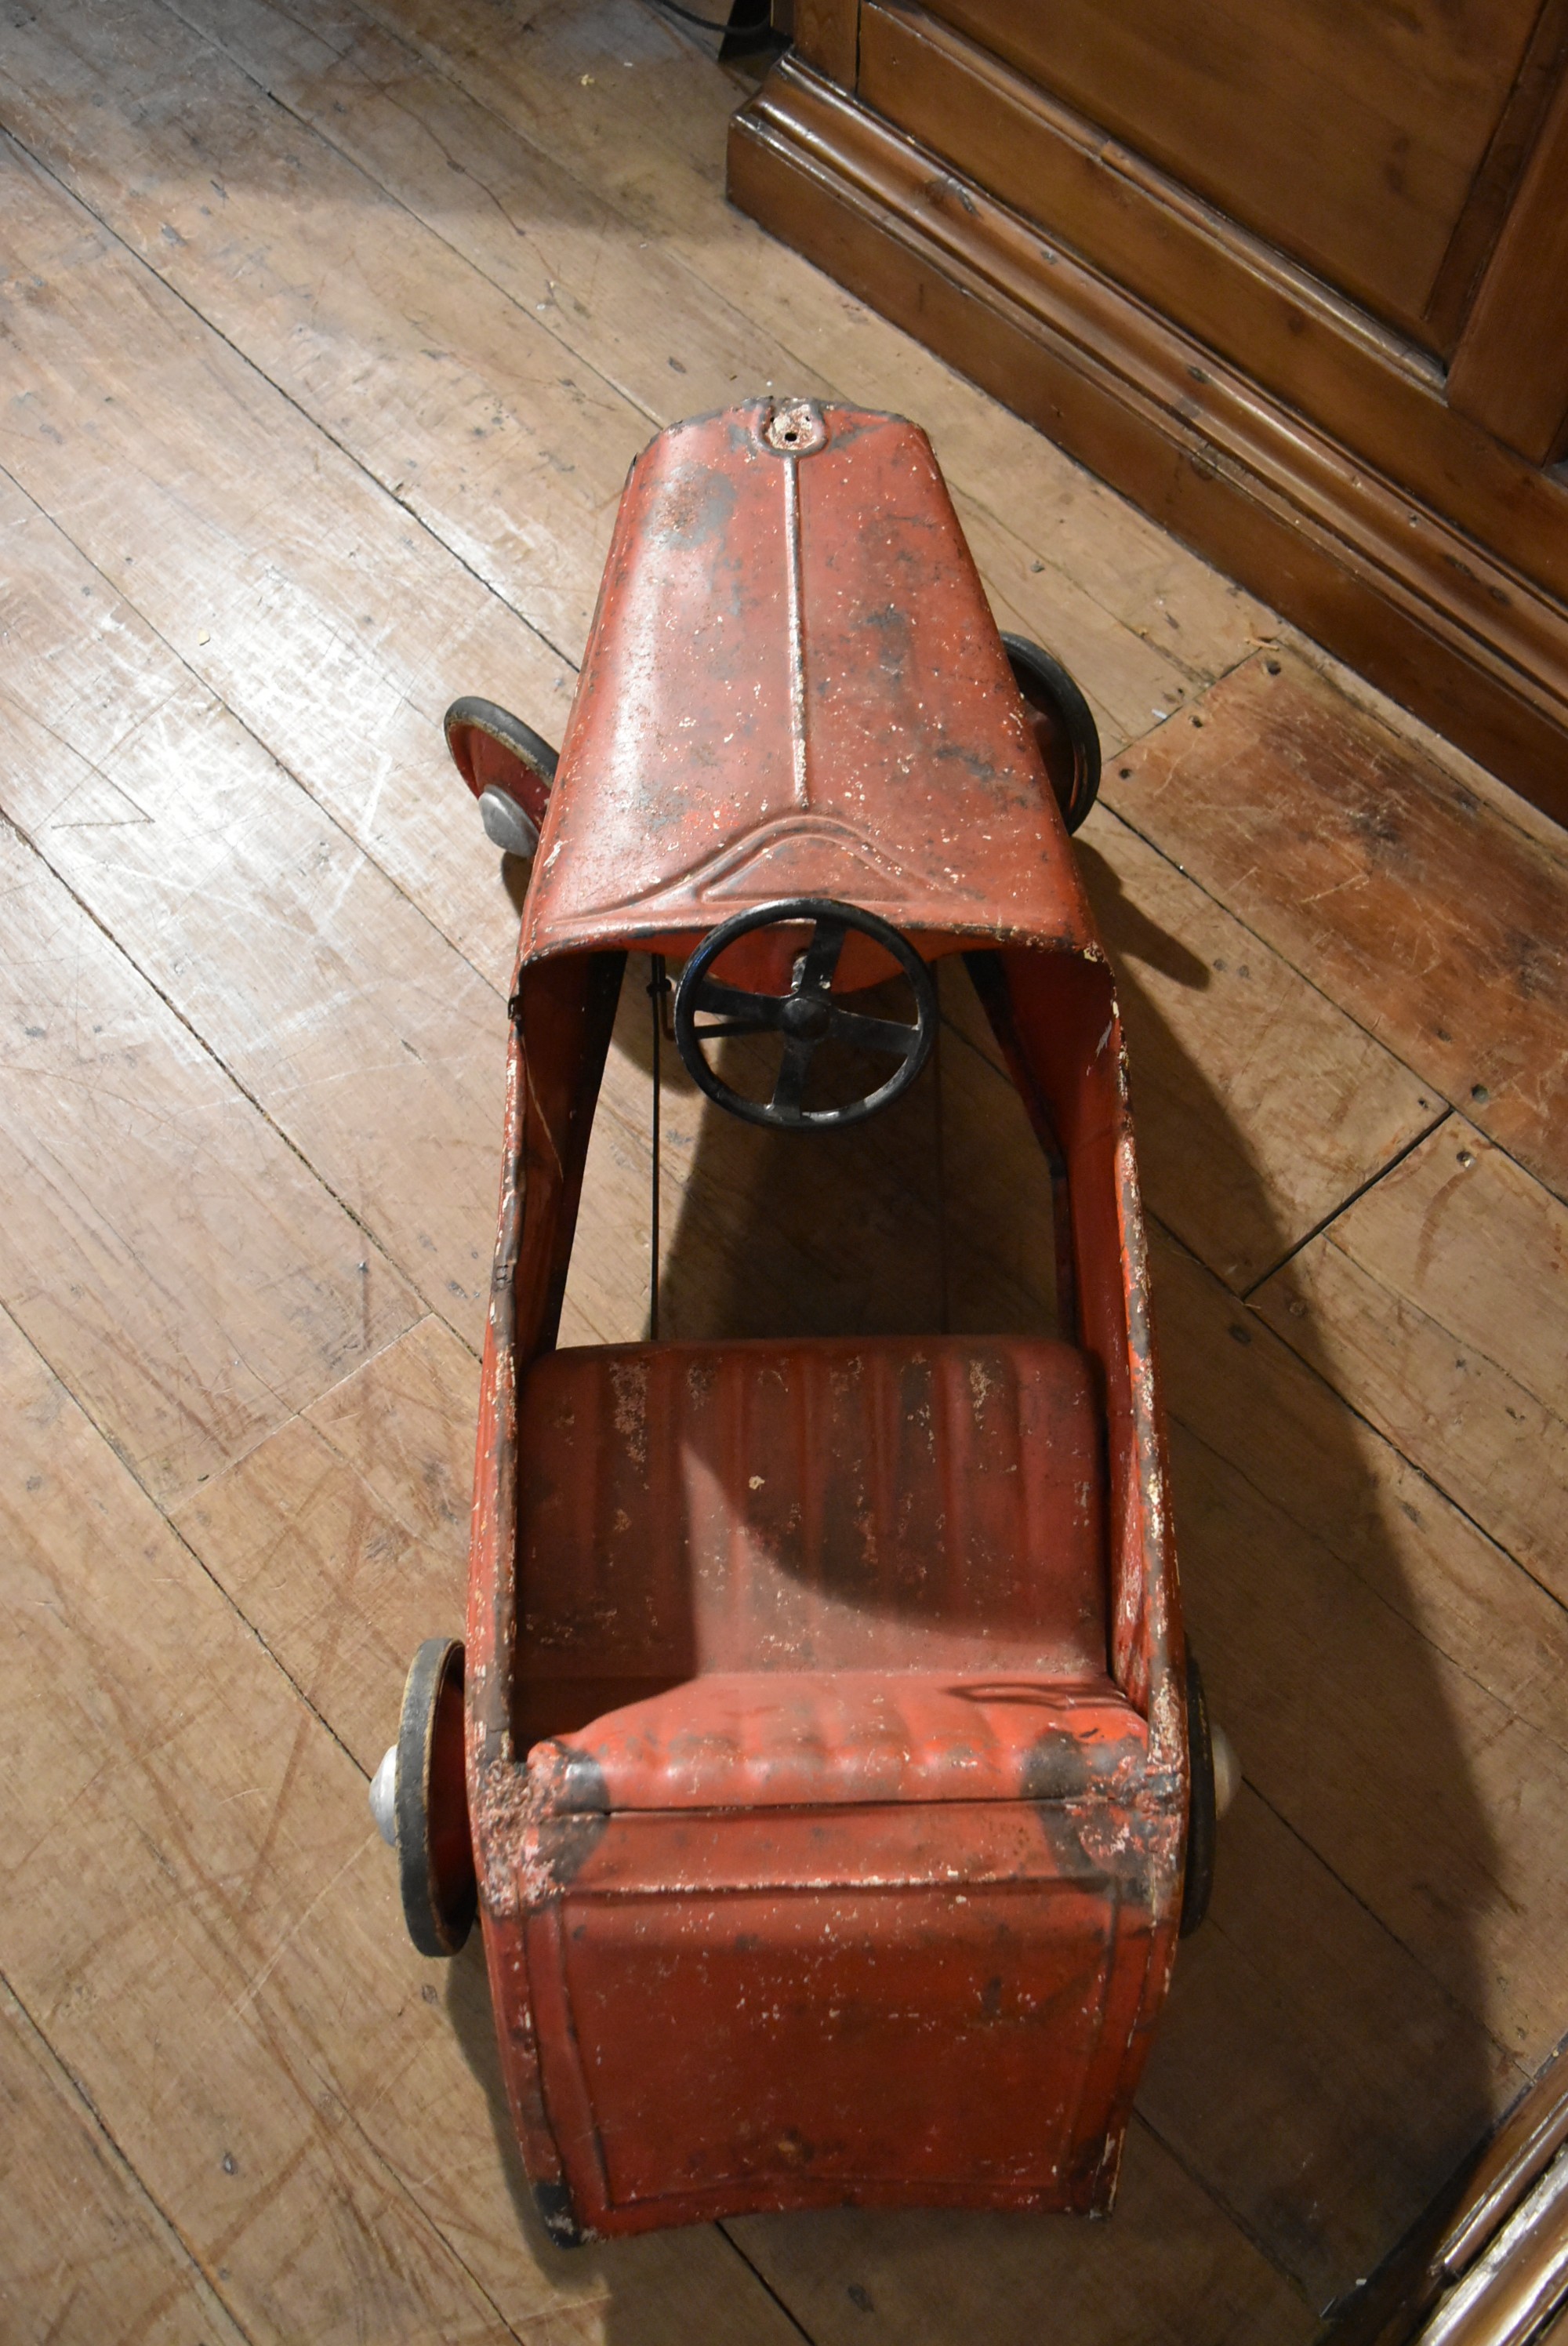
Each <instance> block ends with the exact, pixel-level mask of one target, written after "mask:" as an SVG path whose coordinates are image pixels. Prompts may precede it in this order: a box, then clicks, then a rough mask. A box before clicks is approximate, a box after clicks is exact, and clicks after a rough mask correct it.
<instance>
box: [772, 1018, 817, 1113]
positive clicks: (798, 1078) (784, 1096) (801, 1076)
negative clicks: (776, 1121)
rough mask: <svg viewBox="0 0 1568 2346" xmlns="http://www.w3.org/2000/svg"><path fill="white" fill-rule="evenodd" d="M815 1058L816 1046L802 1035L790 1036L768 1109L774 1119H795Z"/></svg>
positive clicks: (785, 1046)
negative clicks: (770, 1110)
mask: <svg viewBox="0 0 1568 2346" xmlns="http://www.w3.org/2000/svg"><path fill="white" fill-rule="evenodd" d="M816 1056H817V1045H816V1044H815V1043H813V1042H810V1041H809V1040H808V1039H807V1038H805V1037H804V1036H802V1035H789V1036H788V1037H787V1039H786V1041H785V1045H784V1057H783V1060H782V1062H781V1064H780V1066H779V1080H778V1082H777V1083H776V1084H775V1085H774V1086H773V1096H772V1098H771V1099H770V1100H769V1103H768V1105H769V1107H770V1108H771V1109H772V1110H773V1113H774V1115H775V1116H776V1117H780V1118H783V1117H790V1118H793V1117H798V1116H799V1114H800V1103H801V1101H802V1099H803V1098H804V1097H805V1092H806V1078H807V1076H809V1074H810V1072H811V1062H812V1060H813V1059H814V1058H815V1057H816Z"/></svg>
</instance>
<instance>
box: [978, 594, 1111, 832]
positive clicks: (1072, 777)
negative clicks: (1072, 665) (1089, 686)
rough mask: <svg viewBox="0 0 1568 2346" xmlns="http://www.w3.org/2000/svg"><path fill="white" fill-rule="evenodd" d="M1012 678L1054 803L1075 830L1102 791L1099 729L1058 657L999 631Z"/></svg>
mask: <svg viewBox="0 0 1568 2346" xmlns="http://www.w3.org/2000/svg"><path fill="white" fill-rule="evenodd" d="M1002 643H1003V649H1004V650H1005V652H1006V654H1007V659H1008V665H1009V666H1010V667H1011V668H1012V670H1013V682H1014V683H1015V684H1016V685H1017V687H1018V689H1019V691H1020V692H1021V693H1022V695H1023V702H1024V706H1025V707H1026V708H1027V709H1028V710H1029V713H1030V716H1031V718H1032V719H1033V720H1034V738H1035V740H1036V741H1037V742H1038V743H1039V747H1040V754H1041V756H1042V757H1043V758H1044V761H1045V771H1046V774H1047V776H1048V777H1049V779H1050V783H1051V788H1052V790H1053V791H1054V794H1055V799H1056V804H1057V806H1058V808H1059V809H1060V810H1061V815H1062V820H1063V821H1064V823H1065V824H1066V826H1067V829H1068V830H1069V831H1076V830H1077V829H1078V827H1079V825H1080V824H1081V823H1082V822H1083V821H1084V817H1085V815H1086V814H1087V813H1088V811H1089V809H1090V808H1091V807H1092V806H1093V805H1094V803H1095V799H1096V798H1097V797H1098V796H1099V791H1100V731H1099V728H1098V726H1097V725H1096V724H1095V715H1094V711H1093V709H1091V708H1090V707H1089V704H1088V702H1087V701H1086V700H1085V699H1084V696H1083V694H1082V692H1081V691H1080V690H1079V688H1078V687H1077V685H1076V684H1074V681H1073V678H1071V677H1070V676H1069V675H1068V673H1067V671H1066V669H1065V668H1064V667H1063V665H1062V663H1061V661H1060V660H1059V659H1053V658H1052V657H1051V654H1050V653H1049V652H1048V651H1045V650H1044V649H1043V648H1042V647H1041V646H1040V645H1039V644H1033V643H1031V642H1030V640H1029V638H1028V637H1027V636H1003V638H1002Z"/></svg>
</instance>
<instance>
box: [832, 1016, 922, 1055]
mask: <svg viewBox="0 0 1568 2346" xmlns="http://www.w3.org/2000/svg"><path fill="white" fill-rule="evenodd" d="M828 1032H829V1034H830V1035H832V1037H833V1039H834V1041H835V1042H838V1043H852V1044H853V1045H854V1046H855V1048H856V1049H857V1050H858V1051H880V1052H883V1053H885V1054H886V1055H887V1056H888V1057H890V1058H894V1059H904V1058H907V1057H908V1056H909V1054H910V1053H911V1051H912V1050H913V1049H914V1047H915V1045H916V1044H917V1043H918V1042H919V1041H920V1028H919V1027H918V1026H906V1025H904V1023H903V1021H902V1020H901V1019H900V1018H869V1017H867V1015H865V1013H864V1012H863V1011H860V1010H835V1011H834V1012H833V1013H832V1015H831V1016H830V1019H829V1022H828Z"/></svg>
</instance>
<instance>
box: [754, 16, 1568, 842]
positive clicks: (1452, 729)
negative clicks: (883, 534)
mask: <svg viewBox="0 0 1568 2346" xmlns="http://www.w3.org/2000/svg"><path fill="white" fill-rule="evenodd" d="M728 162H729V192H730V196H731V199H732V200H733V201H734V202H736V203H737V204H738V206H739V208H740V209H742V210H743V211H746V212H748V213H750V214H751V216H752V217H753V218H754V219H758V220H759V221H760V223H761V224H762V225H763V226H764V227H765V228H767V229H769V230H771V232H772V233H773V234H775V235H777V236H779V238H781V239H782V240H783V241H785V242H786V243H789V244H790V245H792V246H794V247H795V248H796V250H799V251H801V252H803V253H805V254H806V256H807V257H808V259H809V260H813V261H815V262H816V263H817V264H818V265H819V266H820V267H821V268H823V269H825V270H827V271H828V272H829V274H830V275H831V276H833V277H834V278H836V279H837V280H839V281H840V283H841V284H844V285H846V286H848V287H849V288H850V291H853V292H854V293H855V294H856V295H857V296H858V297H859V298H860V299H861V300H863V301H866V302H868V303H869V304H870V306H871V308H873V309H876V310H878V311H881V313H882V314H883V315H884V316H887V317H889V318H891V319H892V320H893V321H895V322H896V323H897V324H899V325H901V326H902V327H904V328H905V329H906V330H907V331H909V332H911V334H913V335H914V336H915V337H916V338H917V339H918V340H919V341H920V342H923V343H925V344H926V345H928V346H929V347H930V348H931V349H932V350H935V351H936V352H939V353H940V354H941V355H942V357H944V358H946V359H947V360H948V361H949V362H951V363H952V364H953V365H954V366H956V367H958V368H959V369H960V370H961V371H962V372H963V373H964V374H966V375H968V376H969V377H970V378H971V379H972V381H974V382H978V383H980V384H981V385H982V387H983V389H985V390H987V391H989V392H991V393H993V395H994V396H995V397H997V398H999V399H1001V400H1002V401H1003V403H1005V404H1006V405H1007V406H1009V407H1011V408H1013V410H1014V411H1015V412H1016V413H1019V414H1021V415H1023V416H1024V417H1025V418H1026V419H1027V420H1028V421H1029V422H1030V423H1033V424H1035V425H1036V426H1037V427H1038V428H1039V429H1040V430H1042V431H1044V432H1045V433H1048V434H1049V435H1050V437H1051V438H1052V439H1054V440H1055V441H1056V442H1057V443H1058V444H1060V445H1061V446H1063V447H1064V448H1065V449H1067V450H1068V452H1069V453H1070V454H1073V455H1074V456H1075V457H1077V458H1079V459H1080V461H1081V462H1083V463H1084V464H1087V465H1088V466H1089V467H1090V469H1091V470H1092V471H1094V472H1095V473H1097V474H1100V476H1101V477H1102V478H1103V479H1105V480H1107V481H1109V482H1110V483H1111V484H1113V486H1115V487H1116V488H1118V489H1120V490H1121V491H1122V492H1123V493H1124V494H1125V495H1127V496H1129V497H1130V498H1131V499H1132V500H1133V502H1134V503H1135V504H1136V505H1139V506H1141V507H1142V509H1143V510H1144V511H1145V513H1147V514H1149V515H1152V516H1153V518H1154V519H1156V521H1158V522H1159V523H1161V524H1162V525H1163V526H1165V527H1166V528H1168V529H1169V530H1171V531H1172V533H1173V534H1174V535H1176V536H1177V537H1179V538H1180V539H1181V540H1182V541H1183V542H1184V543H1185V544H1186V545H1188V546H1192V547H1194V548H1195V549H1196V551H1197V552H1199V553H1201V554H1203V555H1205V556H1207V557H1208V558H1209V559H1210V560H1212V561H1214V562H1216V563H1217V564H1218V565H1219V566H1220V567H1221V568H1223V569H1225V570H1227V572H1228V573H1229V574H1230V575H1231V576H1233V577H1236V578H1237V579H1239V580H1240V581H1241V582H1242V584H1243V585H1245V586H1247V587H1249V588H1250V589H1251V590H1252V591H1253V592H1255V593H1257V595H1259V596H1260V597H1263V598H1264V599H1265V600H1267V601H1268V602H1269V603H1271V604H1272V605H1273V607H1275V609H1277V610H1278V611H1280V612H1281V613H1282V614H1283V615H1284V616H1285V617H1288V618H1290V619H1292V620H1293V621H1295V622H1296V623H1297V624H1298V626H1300V627H1304V628H1305V629H1306V630H1307V631H1308V633H1309V634H1310V635H1312V636H1314V637H1316V638H1317V639H1318V641H1319V642H1320V643H1322V644H1324V645H1325V646H1326V647H1327V648H1329V650H1330V651H1332V652H1334V653H1335V654H1337V655H1338V656H1339V658H1343V659H1345V660H1346V661H1348V662H1349V664H1350V665H1351V666H1352V667H1354V668H1357V669H1359V671H1360V672H1361V673H1362V674H1363V675H1365V676H1368V677H1369V678H1371V680H1372V681H1373V682H1374V683H1376V684H1378V685H1379V686H1380V687H1381V688H1382V689H1384V690H1385V691H1387V692H1389V693H1390V694H1391V695H1392V697H1393V698H1394V699H1397V700H1399V701H1400V702H1401V703H1402V704H1403V705H1404V706H1405V707H1407V708H1409V709H1411V710H1413V711H1414V712H1415V714H1416V715H1418V716H1420V717H1421V718H1422V719H1425V720H1426V721H1427V722H1428V723H1430V724H1431V725H1433V726H1435V727H1436V728H1437V729H1439V730H1440V731H1441V732H1442V733H1444V734H1445V735H1447V737H1448V738H1449V739H1451V740H1453V741H1455V742H1456V743H1458V744H1459V746H1460V747H1461V748H1462V749H1464V750H1467V751H1468V752H1469V753H1470V754H1471V756H1473V757H1475V758H1477V759H1478V760H1480V761H1481V763H1482V764H1483V765H1486V766H1488V767H1490V768H1491V769H1492V770H1493V771H1494V772H1496V773H1497V774H1498V775H1500V776H1501V778H1502V780H1504V781H1506V782H1508V783H1510V784H1511V785H1512V787H1513V788H1514V789H1515V790H1520V791H1522V793H1523V794H1524V795H1525V796H1526V797H1528V798H1530V799H1532V801H1534V802H1535V804H1537V805H1538V806H1540V807H1542V808H1543V810H1544V811H1546V812H1547V813H1548V814H1550V815H1552V816H1553V818H1554V819H1555V820H1556V821H1559V822H1568V611H1565V610H1564V608H1563V606H1562V605H1561V604H1560V603H1558V602H1557V601H1556V600H1555V599H1554V598H1553V597H1550V596H1549V595H1546V594H1545V593H1543V591H1542V590H1541V589H1540V588H1539V587H1538V586H1535V585H1534V584H1533V583H1532V581H1530V580H1528V579H1525V578H1523V577H1522V576H1520V575H1519V573H1518V572H1517V571H1516V570H1513V569H1512V568H1510V567H1508V566H1505V565H1504V564H1502V562H1500V561H1499V560H1497V559H1496V557H1495V556H1492V555H1490V554H1488V552H1487V551H1486V550H1485V549H1484V548H1483V547H1481V546H1479V545H1478V544H1477V543H1476V541H1475V540H1474V539H1473V538H1471V537H1468V536H1466V535H1464V534H1463V533H1461V532H1460V531H1458V530H1456V529H1455V528H1454V527H1453V526H1452V525H1451V524H1450V523H1449V522H1447V521H1446V520H1445V519H1444V518H1443V517H1442V516H1441V515H1439V514H1437V513H1435V512H1433V511H1432V510H1431V508H1430V507H1429V506H1426V505H1422V504H1421V503H1420V502H1419V501H1418V500H1416V499H1414V498H1412V497H1411V496H1410V493H1409V492H1408V490H1401V489H1400V488H1398V487H1396V486H1395V485H1394V484H1392V483H1390V482H1389V481H1387V480H1386V479H1384V478H1383V477H1382V476H1381V475H1380V474H1378V473H1377V472H1376V471H1375V470H1374V469H1373V468H1372V467H1370V466H1369V465H1368V464H1366V463H1365V462H1364V461H1362V460H1360V459H1359V458H1358V457H1357V456H1356V454H1354V453H1353V452H1352V451H1350V450H1349V449H1347V448H1344V447H1342V446H1340V445H1339V444H1337V443H1336V442H1334V441H1332V440H1331V439H1329V437H1328V436H1327V435H1326V434H1325V433H1322V432H1320V431H1319V430H1317V429H1316V428H1315V427H1313V426H1312V425H1310V424H1308V423H1306V422H1305V421H1304V420H1303V418H1302V417H1301V416H1300V415H1298V414H1297V413H1295V412H1294V411H1292V410H1291V409H1289V408H1288V407H1287V406H1286V405H1285V404H1284V403H1282V402H1281V401H1280V400H1278V398H1276V397H1275V396H1274V395H1273V394H1272V393H1269V392H1268V391H1267V390H1265V389H1264V388H1263V387H1261V386H1260V385H1259V384H1257V383H1256V382H1252V381H1250V380H1249V379H1248V378H1247V377H1246V376H1245V375H1243V374H1241V373H1240V372H1237V370H1236V369H1234V368H1232V367H1228V366H1227V365H1226V363H1225V362H1223V361H1221V360H1219V359H1217V358H1216V356H1215V355H1214V353H1213V352H1210V351H1209V350H1207V348H1206V346H1205V345H1203V344H1201V343H1199V342H1196V341H1194V340H1193V339H1192V338H1190V337H1189V336H1186V335H1185V334H1183V333H1182V332H1181V331H1179V330H1178V329H1177V328H1176V327H1174V326H1173V325H1172V324H1171V323H1170V322H1169V321H1167V320H1166V319H1163V318H1161V317H1159V316H1158V315H1157V314H1156V312H1155V311H1153V310H1151V309H1149V308H1148V307H1146V306H1145V304H1143V303H1141V302H1139V301H1136V300H1135V298H1134V297H1133V296H1132V295H1130V294H1128V293H1127V292H1126V291H1124V290H1123V289H1122V288H1121V287H1119V286H1117V285H1115V283H1113V282H1112V281H1111V280H1109V279H1108V278H1106V277H1104V276H1102V275H1100V274H1099V273H1098V272H1096V271H1095V270H1092V269H1090V268H1089V267H1087V266H1086V264H1084V263H1083V262H1081V261H1079V260H1075V259H1074V258H1073V256H1071V255H1070V254H1068V253H1066V252H1064V251H1059V250H1050V249H1048V248H1047V247H1045V245H1044V243H1043V240H1042V239H1041V237H1040V234H1039V232H1038V230H1034V229H1033V228H1032V227H1031V226H1030V224H1029V223H1028V222H1027V221H1025V220H1023V219H1021V218H1020V217H1019V216H1018V215H1017V214H1016V213H1013V212H1011V211H1009V210H1007V209H1006V208H1005V207H1003V205H1001V204H999V203H998V202H996V201H995V199H993V198H992V197H990V196H988V195H986V194H985V193H984V191H983V189H979V188H977V187H975V186H973V185H972V183H970V182H968V181H966V180H964V179H961V178H960V177H958V176H957V175H956V174H955V173H954V172H953V171H952V168H951V167H950V166H947V165H944V164H942V163H941V162H939V161H938V160H937V159H936V158H934V157H932V155H930V154H928V153H927V152H926V150H925V149H924V148H921V147H918V146H917V145H915V143H914V142H913V141H912V140H911V139H909V138H906V137H905V136H903V134H901V132H900V131H898V130H897V129H895V128H893V126H892V125H891V124H890V123H887V122H885V121H883V120H882V119H881V117H877V116H875V115H873V114H872V113H871V111H870V110H869V109H868V108H866V107H861V106H860V105H858V104H857V103H856V102H855V101H854V100H853V99H852V98H850V97H846V96H845V95H844V94H843V92H842V91H840V90H839V89H837V88H835V87H833V86H832V85H831V84H830V83H829V82H827V81H825V80H823V79H821V78H820V76H817V75H815V74H812V73H810V72H809V71H808V70H807V69H805V68H804V67H802V66H799V64H798V63H796V62H795V61H794V60H793V59H790V58H786V59H785V60H783V62H782V63H781V64H780V65H779V66H777V67H775V69H774V71H773V73H772V74H771V75H770V76H769V79H768V81H767V82H766V83H765V84H764V86H763V87H762V89H761V90H760V91H759V94H758V96H757V97H755V98H754V99H752V100H751V102H750V103H749V104H748V106H747V107H744V108H743V109H742V111H741V112H740V113H739V114H738V115H737V117H735V120H734V122H733V124H732V126H731V131H730V139H729V158H728ZM845 388H846V390H850V389H852V386H845Z"/></svg>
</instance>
